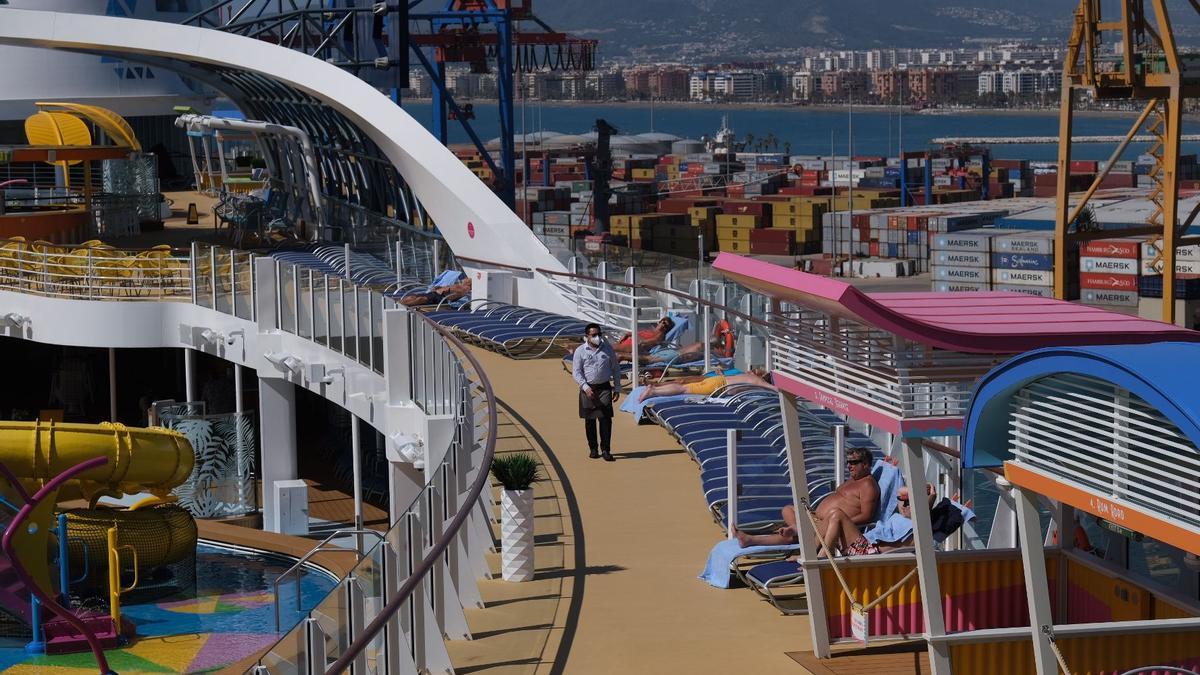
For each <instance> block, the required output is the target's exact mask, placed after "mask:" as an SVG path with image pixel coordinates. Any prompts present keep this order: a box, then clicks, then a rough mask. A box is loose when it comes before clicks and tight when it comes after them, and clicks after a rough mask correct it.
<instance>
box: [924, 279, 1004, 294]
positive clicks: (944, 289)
mask: <svg viewBox="0 0 1200 675" xmlns="http://www.w3.org/2000/svg"><path fill="white" fill-rule="evenodd" d="M934 291H935V292H937V293H978V292H982V291H991V286H990V285H988V283H965V282H961V281H934Z"/></svg>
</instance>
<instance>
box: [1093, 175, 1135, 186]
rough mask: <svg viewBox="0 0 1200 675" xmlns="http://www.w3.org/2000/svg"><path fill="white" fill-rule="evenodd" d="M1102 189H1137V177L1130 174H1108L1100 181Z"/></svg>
mask: <svg viewBox="0 0 1200 675" xmlns="http://www.w3.org/2000/svg"><path fill="white" fill-rule="evenodd" d="M1100 187H1102V188H1132V187H1137V175H1136V174H1132V173H1110V174H1108V175H1107V176H1105V177H1104V180H1102V181H1100Z"/></svg>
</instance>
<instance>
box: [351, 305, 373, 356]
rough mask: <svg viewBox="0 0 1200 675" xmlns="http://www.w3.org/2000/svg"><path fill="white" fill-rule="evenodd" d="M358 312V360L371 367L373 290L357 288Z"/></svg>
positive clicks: (356, 349) (356, 318) (356, 350)
mask: <svg viewBox="0 0 1200 675" xmlns="http://www.w3.org/2000/svg"><path fill="white" fill-rule="evenodd" d="M354 292H355V295H356V300H357V305H356V307H357V309H358V314H357V315H356V316H355V317H354V319H355V326H356V327H357V329H358V331H357V333H356V335H357V340H356V341H355V342H356V344H355V354H356V355H357V356H356V358H357V359H358V362H359V363H361V364H362V365H364V366H366V367H368V368H370V367H371V291H369V290H367V289H365V288H357V287H356V288H355V291H354Z"/></svg>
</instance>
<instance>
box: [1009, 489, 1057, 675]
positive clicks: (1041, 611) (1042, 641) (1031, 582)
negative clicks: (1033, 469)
mask: <svg viewBox="0 0 1200 675" xmlns="http://www.w3.org/2000/svg"><path fill="white" fill-rule="evenodd" d="M1012 495H1013V498H1014V499H1015V500H1016V502H1017V527H1018V530H1019V532H1020V537H1021V564H1022V565H1023V566H1024V569H1025V595H1026V597H1027V598H1028V600H1029V630H1030V632H1031V634H1032V638H1033V662H1034V665H1035V666H1036V667H1037V672H1038V675H1057V673H1058V661H1057V659H1055V657H1054V649H1053V648H1052V647H1051V646H1050V635H1051V634H1052V633H1053V631H1054V618H1053V616H1052V615H1051V613H1050V595H1049V592H1050V588H1049V586H1048V583H1049V582H1048V581H1047V580H1046V551H1045V549H1044V548H1043V547H1042V523H1041V519H1040V518H1039V517H1038V509H1037V495H1035V494H1033V493H1030V492H1026V491H1025V490H1022V489H1021V488H1013V490H1012Z"/></svg>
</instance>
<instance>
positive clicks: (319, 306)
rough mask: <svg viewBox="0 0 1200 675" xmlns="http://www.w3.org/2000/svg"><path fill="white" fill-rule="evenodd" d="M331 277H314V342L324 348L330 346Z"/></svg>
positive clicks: (322, 275) (321, 275)
mask: <svg viewBox="0 0 1200 675" xmlns="http://www.w3.org/2000/svg"><path fill="white" fill-rule="evenodd" d="M329 284H330V280H329V277H327V276H325V275H324V274H317V275H314V276H313V280H312V298H313V300H312V307H313V310H312V311H313V336H312V339H313V342H316V343H317V344H319V345H321V346H322V347H328V346H329Z"/></svg>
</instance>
